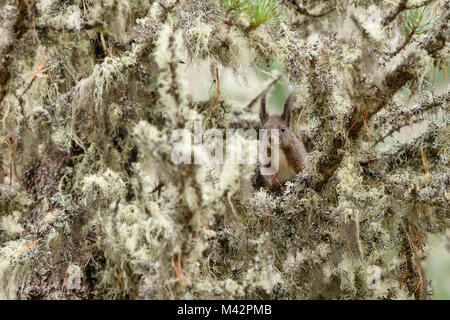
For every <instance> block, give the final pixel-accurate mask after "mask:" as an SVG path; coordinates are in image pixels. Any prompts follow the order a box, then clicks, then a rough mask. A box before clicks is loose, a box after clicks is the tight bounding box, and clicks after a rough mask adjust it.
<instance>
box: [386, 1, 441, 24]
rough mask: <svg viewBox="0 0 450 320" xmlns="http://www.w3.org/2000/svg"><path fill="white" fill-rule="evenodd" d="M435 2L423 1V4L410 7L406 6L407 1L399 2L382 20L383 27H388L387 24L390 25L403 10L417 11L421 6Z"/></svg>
mask: <svg viewBox="0 0 450 320" xmlns="http://www.w3.org/2000/svg"><path fill="white" fill-rule="evenodd" d="M434 1H436V0H425V1H424V2H422V3H420V4H416V5H412V6H407V3H408V0H401V1H400V3H399V4H398V5H397V7H395V9H394V10H392V11H391V12H389V13H388V14H387V15H386V16H385V17H384V19H383V23H382V24H383V26H386V25H388V24H389V23H391V22H392V21H393V20H394V19H395V18H396V17H397V16H398V14H399V13H400V12H402V11H405V10H411V9H418V8H421V7H423V6H426V5H428V4H430V3H431V2H434Z"/></svg>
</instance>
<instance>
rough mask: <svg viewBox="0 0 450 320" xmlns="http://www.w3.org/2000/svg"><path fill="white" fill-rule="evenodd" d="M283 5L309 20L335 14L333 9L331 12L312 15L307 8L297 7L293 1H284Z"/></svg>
mask: <svg viewBox="0 0 450 320" xmlns="http://www.w3.org/2000/svg"><path fill="white" fill-rule="evenodd" d="M283 4H284V5H285V6H286V7H288V8H289V9H291V10H292V11H294V12H295V13H297V14H301V15H303V16H306V17H308V18H320V17H323V16H326V15H328V14H330V13H331V12H333V11H334V10H335V9H334V8H333V9H331V10H329V11H324V12H321V13H311V12H309V11H308V10H306V9H305V8H300V7H299V6H297V5H296V4H294V3H292V1H290V0H284V1H283Z"/></svg>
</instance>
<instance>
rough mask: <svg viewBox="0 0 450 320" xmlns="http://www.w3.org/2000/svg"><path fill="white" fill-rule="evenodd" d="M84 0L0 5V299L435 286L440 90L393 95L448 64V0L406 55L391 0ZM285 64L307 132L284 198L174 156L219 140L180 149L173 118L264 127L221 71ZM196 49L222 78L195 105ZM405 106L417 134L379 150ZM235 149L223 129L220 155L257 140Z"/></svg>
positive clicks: (440, 228)
mask: <svg viewBox="0 0 450 320" xmlns="http://www.w3.org/2000/svg"><path fill="white" fill-rule="evenodd" d="M244 2H245V3H244ZM410 2H411V1H410ZM83 3H84V2H82V1H74V2H73V3H71V4H70V5H69V4H66V3H63V2H62V1H58V0H54V1H38V2H37V3H35V4H29V6H30V7H29V8H28V9H30V10H28V9H27V10H25V11H22V12H20V10H19V8H17V7H16V6H15V2H14V1H12V0H7V1H6V2H5V4H2V5H0V16H1V19H0V33H2V35H4V36H2V39H0V57H2V58H0V298H6V299H17V298H24V299H31V298H46V299H73V298H82V299H92V298H112V299H136V298H141V299H155V298H156V299H167V298H168V299H182V298H184V299H211V298H223V299H260V298H266V299H269V298H270V299H405V298H431V297H432V295H433V288H432V285H430V284H429V281H428V276H427V274H426V272H425V269H424V268H422V267H421V265H422V261H423V260H424V259H425V252H426V251H427V250H428V247H427V246H426V244H425V239H426V237H427V236H428V235H429V234H436V233H442V232H444V231H445V230H446V229H447V228H448V226H449V220H448V209H447V208H446V207H447V203H448V201H449V200H450V193H449V192H448V184H449V179H448V177H449V168H448V159H449V158H450V153H449V152H450V144H449V139H448V128H449V118H448V105H449V104H448V101H449V100H448V94H447V95H442V94H440V93H436V92H432V91H430V92H428V93H423V92H421V93H420V94H419V95H415V96H411V97H410V100H409V101H408V103H406V104H405V101H403V100H401V95H400V94H399V93H398V92H399V91H400V90H401V88H402V87H405V86H408V85H409V84H411V86H410V88H411V90H413V91H414V90H415V92H417V91H419V90H420V89H423V88H424V86H422V83H423V82H425V80H426V75H427V74H428V73H429V72H430V70H432V68H433V65H434V63H435V62H436V61H440V62H441V61H445V59H448V48H446V47H445V46H443V47H440V46H439V41H440V40H439V39H441V38H442V37H446V34H445V33H442V34H438V32H439V30H441V29H440V28H441V27H440V26H441V25H444V22H442V21H445V19H444V18H445V17H446V16H445V14H446V12H447V11H449V10H448V9H449V8H448V6H449V4H448V3H447V4H444V1H440V2H439V3H440V6H441V7H442V8H438V6H436V8H437V9H436V22H435V23H436V26H435V25H434V22H433V23H431V22H430V23H429V24H428V25H427V27H426V28H424V31H425V33H424V34H417V38H415V39H417V40H420V41H411V42H410V43H409V45H408V46H406V47H405V50H404V52H402V53H400V54H397V55H396V56H395V57H390V56H389V53H391V52H392V51H393V50H395V48H397V44H396V43H395V41H394V38H395V35H396V34H399V33H400V32H401V30H402V23H403V19H404V16H403V14H400V16H399V17H398V18H397V20H398V21H397V20H395V19H394V21H393V22H392V23H390V24H389V25H387V26H385V25H383V19H384V17H386V15H388V14H389V13H390V12H392V10H395V4H394V3H391V2H389V3H388V2H385V1H384V2H383V1H369V2H365V3H362V2H360V1H357V2H354V1H353V2H350V1H339V2H336V1H330V2H329V3H326V4H325V3H323V2H321V1H308V5H307V6H306V7H298V8H297V9H298V10H297V11H298V12H297V13H296V12H295V10H292V7H291V8H290V9H289V8H287V7H286V6H285V4H284V2H283V3H281V2H278V1H242V2H241V1H216V0H207V1H176V0H160V1H144V0H142V1H117V0H107V1H102V2H99V1H93V0H86V1H85V4H86V5H87V12H86V13H85V12H84V7H83ZM296 3H298V2H296ZM241 4H242V5H241ZM264 4H266V7H264ZM32 6H35V7H36V10H34V9H33V12H34V13H33V15H31V14H30V12H32V10H31V8H32ZM238 9H239V10H238ZM263 9H264V10H263ZM258 10H259V11H258ZM446 10H447V11H446ZM227 11H228V12H227ZM321 13H327V14H323V15H321ZM278 16H279V17H280V19H275V18H276V17H278ZM281 17H282V19H281ZM275 21H276V23H272V22H275ZM21 22H23V23H21ZM33 26H34V27H33ZM444 27H445V25H444ZM442 30H444V31H445V28H444V29H442ZM419 33H420V32H419ZM419 42H420V43H428V42H430V43H431V45H430V46H429V47H426V48H421V49H419V48H418V46H420V45H421V44H420V43H419ZM434 42H436V44H435V45H433V43H434ZM444 43H445V42H444ZM419 50H421V51H419ZM44 57H45V65H44V66H42V69H43V70H44V69H46V68H48V69H47V70H46V71H45V72H43V73H42V72H41V77H35V74H36V70H37V68H39V65H40V63H41V58H44ZM42 61H43V60H42ZM274 62H278V63H281V64H282V66H281V67H280V68H279V69H280V70H283V71H282V72H283V76H285V78H286V79H289V83H290V85H291V86H292V88H291V89H293V90H295V91H296V93H297V94H296V102H295V104H294V106H293V120H292V122H293V123H292V126H291V128H294V126H295V125H296V124H297V120H298V117H299V116H300V114H301V115H302V118H301V119H299V128H300V129H301V130H299V134H300V135H301V136H302V137H303V139H304V141H305V143H308V144H309V145H310V150H309V153H308V157H307V159H306V163H305V170H304V171H303V172H302V173H301V174H299V175H298V176H297V177H296V178H295V179H293V180H292V181H289V182H288V183H287V184H286V190H285V192H284V193H283V194H281V195H280V194H276V193H273V192H270V191H268V190H266V189H264V188H259V186H257V185H255V184H254V181H255V179H254V178H255V173H256V172H257V164H255V163H253V164H240V163H224V164H217V163H213V162H207V163H205V164H203V165H198V164H183V163H181V164H180V163H173V162H172V161H171V156H172V154H173V153H174V152H178V151H181V152H183V153H186V154H188V155H190V156H191V155H192V156H193V157H194V155H197V156H199V155H203V156H207V155H208V154H210V152H211V150H210V149H208V148H207V147H206V146H205V145H200V144H196V145H184V146H182V147H181V149H180V150H178V149H176V148H175V147H174V145H173V143H172V142H173V141H171V137H172V133H173V132H174V130H176V129H180V128H184V129H188V130H193V129H194V128H195V126H196V125H197V123H198V121H202V125H203V127H202V129H203V130H204V131H205V132H206V131H207V130H208V129H220V130H223V133H224V134H225V131H226V129H249V128H253V129H258V128H259V126H260V124H259V120H258V116H257V114H256V108H254V106H249V108H247V109H243V108H242V105H239V104H238V103H235V102H234V101H235V100H233V99H230V95H233V97H231V98H234V95H238V94H237V93H235V92H231V91H227V89H226V88H224V83H225V81H224V79H226V77H230V76H232V75H233V74H234V75H239V76H241V75H242V78H245V74H247V75H248V72H247V71H248V70H252V69H253V68H254V69H257V70H258V72H261V70H267V68H266V66H267V65H273V63H274ZM440 62H439V63H440ZM192 64H194V65H195V66H198V65H203V66H206V68H207V69H208V68H209V70H210V77H209V78H208V80H207V81H212V80H213V79H214V81H215V82H214V83H208V84H207V86H208V87H209V88H210V91H209V92H208V94H206V95H202V96H206V98H205V99H202V101H198V100H196V99H195V96H196V95H195V94H193V93H192V92H191V90H193V89H192V88H196V87H195V86H194V82H195V81H197V80H202V79H194V78H188V77H186V75H185V73H186V70H187V69H188V68H189V67H191V65H192ZM41 71H42V70H41ZM264 72H265V71H264ZM199 74H200V73H199ZM45 76H48V78H46V77H45ZM266 76H267V78H268V79H265V82H263V86H265V85H267V84H268V83H269V82H270V81H271V80H272V79H275V78H277V77H278V76H279V74H277V73H276V72H266ZM198 78H200V76H198ZM217 78H218V79H219V82H221V83H220V85H218V84H217ZM186 80H187V81H186ZM244 80H245V79H244ZM228 81H230V80H228ZM242 83H244V86H246V87H245V88H244V89H243V91H248V92H257V91H258V90H259V89H261V91H262V90H263V89H264V88H254V87H252V86H253V84H252V83H249V82H247V83H246V82H245V81H242ZM27 88H28V89H27ZM217 89H219V90H217ZM285 91H286V92H285V93H286V94H287V89H285ZM248 92H246V93H248ZM413 93H414V92H413ZM218 95H219V96H218ZM255 95H256V94H255ZM198 96H200V95H198ZM251 98H253V96H251V97H248V100H250V99H251ZM246 99H247V97H246ZM257 103H258V102H257ZM436 110H438V112H437V113H436V114H438V116H433V117H430V115H433V114H434V113H433V112H434V111H436ZM405 115H408V116H409V115H411V116H412V117H411V118H407V117H406V116H405ZM405 117H406V119H405ZM409 119H412V120H413V121H414V120H421V121H423V122H424V123H423V129H422V131H420V132H417V134H416V135H415V136H414V137H413V138H411V139H410V140H408V141H398V142H397V143H396V144H394V145H393V146H389V147H386V148H384V149H381V148H378V144H379V143H380V141H383V139H384V138H386V135H388V134H390V133H392V130H394V131H395V130H399V129H401V128H402V127H403V126H405V125H408V124H409V123H408V121H409ZM220 132H221V133H222V131H220ZM242 145H243V139H242V137H239V136H238V135H237V136H234V137H231V136H229V137H227V140H226V141H225V144H224V150H225V152H224V155H229V154H233V153H235V154H236V155H242V156H243V157H244V158H245V156H249V155H251V151H249V149H247V154H243V153H242V152H241V150H242V149H241V147H242ZM256 146H257V140H255V139H252V140H251V141H250V142H249V145H247V147H249V148H251V147H253V148H255V147H256ZM420 241H422V242H423V243H422V247H423V250H424V251H425V252H422V250H420V251H419V252H416V251H415V250H413V249H412V248H413V246H412V245H411V243H410V242H412V243H413V244H414V246H415V247H416V248H420V247H421V246H420V243H419V242H420ZM402 254H403V255H404V257H403V258H404V259H402V257H401V255H402ZM403 260H407V261H408V264H407V268H408V280H407V283H403V286H402V288H401V289H400V286H399V281H398V280H399V279H400V277H401V274H400V273H401V270H402V268H401V264H402V261H403ZM418 266H419V267H420V270H421V274H420V276H419V271H418V270H419V268H418ZM378 275H379V276H380V278H379V279H378V278H376V277H377V276H378ZM374 277H375V278H374ZM420 277H422V278H423V279H425V280H424V283H423V288H422V289H420V290H416V291H415V288H417V287H418V285H419V278H420ZM374 279H375V280H374ZM377 279H378V280H379V281H378V280H377ZM373 281H375V283H372V282H373Z"/></svg>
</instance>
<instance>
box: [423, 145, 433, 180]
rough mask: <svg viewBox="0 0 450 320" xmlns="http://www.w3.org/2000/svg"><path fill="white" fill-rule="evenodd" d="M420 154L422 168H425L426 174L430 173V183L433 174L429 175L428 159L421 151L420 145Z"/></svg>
mask: <svg viewBox="0 0 450 320" xmlns="http://www.w3.org/2000/svg"><path fill="white" fill-rule="evenodd" d="M420 155H421V157H422V164H423V169H424V170H425V173H426V174H429V175H430V183H432V182H433V176H432V175H431V172H430V167H429V165H428V161H427V158H426V156H425V153H424V152H423V148H422V145H421V146H420Z"/></svg>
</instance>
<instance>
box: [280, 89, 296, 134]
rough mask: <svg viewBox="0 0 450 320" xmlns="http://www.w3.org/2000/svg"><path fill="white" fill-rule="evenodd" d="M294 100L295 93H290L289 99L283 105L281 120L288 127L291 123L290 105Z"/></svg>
mask: <svg viewBox="0 0 450 320" xmlns="http://www.w3.org/2000/svg"><path fill="white" fill-rule="evenodd" d="M294 100H295V93H294V92H291V94H290V95H289V97H288V98H287V99H286V102H285V103H284V110H283V114H282V115H281V118H282V119H283V120H284V122H285V123H286V124H287V125H288V126H289V124H290V123H291V114H292V103H293V102H294Z"/></svg>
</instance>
